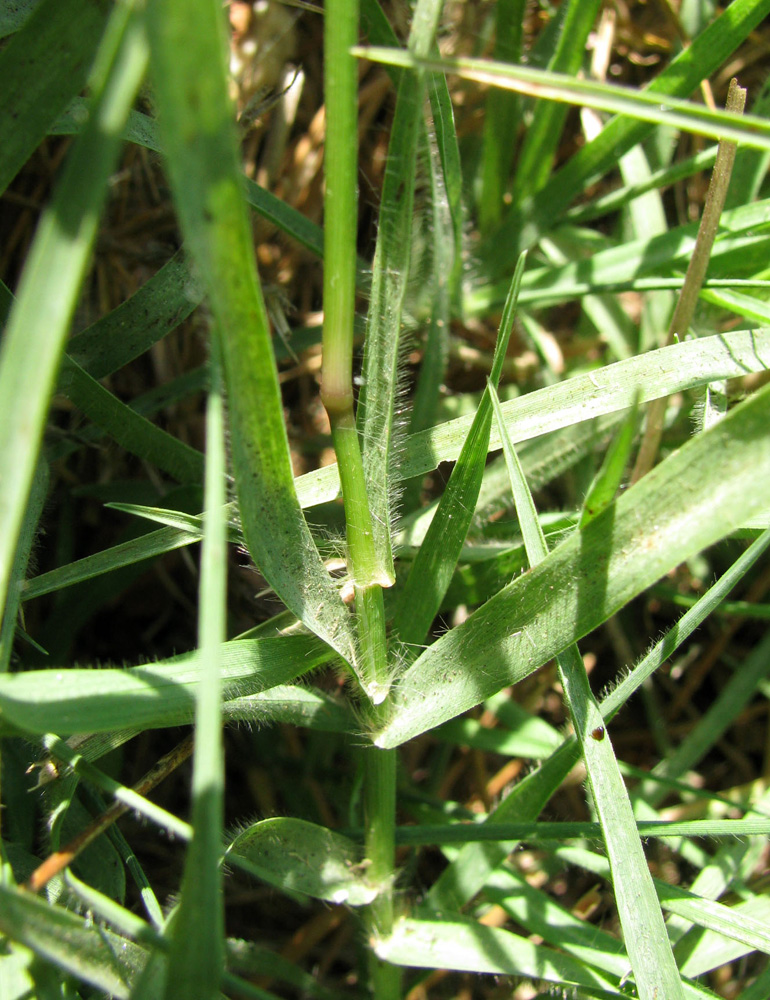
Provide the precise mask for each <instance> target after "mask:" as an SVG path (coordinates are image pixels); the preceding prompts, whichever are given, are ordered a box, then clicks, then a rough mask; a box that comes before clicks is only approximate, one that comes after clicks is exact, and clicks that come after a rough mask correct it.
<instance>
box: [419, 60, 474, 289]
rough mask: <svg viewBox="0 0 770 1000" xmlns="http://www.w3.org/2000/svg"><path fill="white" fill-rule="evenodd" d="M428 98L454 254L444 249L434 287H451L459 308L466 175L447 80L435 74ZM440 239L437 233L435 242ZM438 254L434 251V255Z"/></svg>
mask: <svg viewBox="0 0 770 1000" xmlns="http://www.w3.org/2000/svg"><path fill="white" fill-rule="evenodd" d="M428 97H429V98H430V106H431V111H432V113H433V128H434V130H435V133H436V145H437V147H438V154H439V159H440V161H441V179H440V182H439V183H442V182H443V188H444V191H445V192H446V198H447V207H448V209H449V218H450V220H451V227H452V230H451V251H450V250H449V247H446V248H442V251H443V252H442V256H444V255H445V256H446V257H447V261H446V262H447V264H448V267H447V269H446V270H445V271H444V272H442V273H441V274H440V275H439V278H438V280H437V281H435V282H434V283H433V287H434V288H436V287H439V288H441V287H442V286H444V285H445V284H446V285H448V293H449V298H450V301H451V302H452V303H453V304H454V305H457V304H458V303H459V301H460V293H461V288H460V284H461V278H462V270H463V226H464V221H465V216H464V209H463V200H462V199H463V176H462V164H461V162H460V149H459V146H458V144H457V132H456V131H455V119H454V109H453V108H452V99H451V97H450V94H449V87H448V86H447V81H446V77H444V76H442V75H441V74H436V73H433V74H431V76H430V77H429V78H428ZM438 239H439V234H438V233H436V235H435V237H434V241H435V240H438ZM435 252H436V251H435V250H434V253H435Z"/></svg>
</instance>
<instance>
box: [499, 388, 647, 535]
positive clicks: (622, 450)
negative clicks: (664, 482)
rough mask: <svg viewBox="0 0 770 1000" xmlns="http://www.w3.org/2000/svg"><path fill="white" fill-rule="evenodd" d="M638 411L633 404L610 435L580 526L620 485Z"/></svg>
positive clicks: (595, 514) (590, 489)
mask: <svg viewBox="0 0 770 1000" xmlns="http://www.w3.org/2000/svg"><path fill="white" fill-rule="evenodd" d="M638 413H639V410H638V407H636V406H633V407H632V408H631V410H630V411H629V413H628V416H627V417H626V419H625V420H624V421H623V423H622V424H621V426H620V428H619V429H618V432H617V434H616V435H615V437H614V438H613V441H612V444H611V445H610V447H609V449H608V450H607V454H606V455H605V456H604V461H603V462H602V466H601V468H600V469H599V471H598V472H597V474H596V476H595V477H594V480H593V482H592V483H591V485H590V487H589V488H588V493H587V494H586V498H585V501H584V502H583V512H582V514H581V515H580V527H581V528H583V527H585V525H586V524H588V522H589V521H592V520H593V519H594V518H595V517H597V516H598V515H599V514H601V512H602V511H603V510H604V508H605V507H607V506H608V504H610V503H611V502H612V499H613V497H614V496H615V495H616V493H617V492H618V489H619V488H620V484H621V482H622V481H623V474H624V472H625V470H626V465H627V464H628V460H629V458H630V457H631V449H632V448H633V445H634V437H635V436H636V428H637V424H638ZM503 426H505V425H503Z"/></svg>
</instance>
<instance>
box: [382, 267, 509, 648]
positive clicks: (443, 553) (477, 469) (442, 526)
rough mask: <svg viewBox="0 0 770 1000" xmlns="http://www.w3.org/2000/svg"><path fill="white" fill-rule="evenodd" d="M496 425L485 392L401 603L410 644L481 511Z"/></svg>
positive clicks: (401, 627)
mask: <svg viewBox="0 0 770 1000" xmlns="http://www.w3.org/2000/svg"><path fill="white" fill-rule="evenodd" d="M524 264H525V257H524V255H522V256H521V258H520V259H519V262H518V264H517V266H516V271H515V273H514V275H513V278H512V280H511V288H510V291H509V293H508V300H507V302H506V304H505V310H504V312H503V316H502V319H501V321H500V332H499V334H498V338H497V344H496V345H495V355H494V359H493V362H492V372H491V375H490V386H492V387H494V386H495V385H496V384H497V382H498V381H499V379H500V373H501V372H502V368H503V362H504V360H505V355H506V351H507V349H508V342H509V340H510V336H511V331H512V330H513V318H514V314H515V312H516V300H517V298H518V292H519V288H520V287H521V276H522V274H523V273H524ZM491 425H492V402H491V399H490V396H489V393H488V392H486V393H485V394H484V395H483V396H482V399H481V402H480V403H479V408H478V410H477V411H476V415H475V417H474V419H473V423H472V424H471V428H470V430H469V431H468V437H467V438H466V440H465V443H464V445H463V449H462V452H461V453H460V457H459V458H458V460H457V462H456V464H455V467H454V468H453V469H452V474H451V476H450V477H449V482H448V483H447V486H446V489H445V490H444V493H443V495H442V497H441V500H440V502H439V505H438V509H437V511H436V514H435V516H434V518H433V520H432V521H431V524H430V527H429V528H428V532H427V534H426V536H425V539H424V541H423V543H422V545H421V546H420V548H419V549H418V551H417V555H416V556H415V559H414V562H413V563H412V568H411V570H410V572H409V576H408V577H407V580H406V584H405V585H404V589H403V591H402V593H401V597H400V599H399V603H398V608H397V610H396V615H395V621H394V628H395V631H396V633H397V634H398V636H399V638H400V639H401V641H402V642H404V643H406V644H407V645H416V644H418V643H421V642H423V640H424V639H425V635H426V633H427V631H428V629H429V628H430V624H431V622H432V621H433V618H434V617H435V616H436V615H437V614H438V611H439V608H440V606H441V601H442V600H443V598H444V594H445V593H446V589H447V587H448V586H449V582H450V580H451V578H452V573H453V572H454V569H455V566H456V565H457V560H458V558H459V556H460V552H461V550H462V547H463V544H464V543H465V538H466V536H467V534H468V528H469V527H470V524H471V520H472V519H473V513H474V511H475V509H476V501H477V500H478V496H479V490H480V488H481V479H482V476H483V475H484V468H485V465H486V456H487V451H488V450H489V432H490V429H491Z"/></svg>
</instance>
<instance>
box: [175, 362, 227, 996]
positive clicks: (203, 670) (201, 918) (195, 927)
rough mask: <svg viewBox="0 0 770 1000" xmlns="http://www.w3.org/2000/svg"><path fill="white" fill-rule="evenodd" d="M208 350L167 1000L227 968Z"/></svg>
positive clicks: (220, 442) (216, 481)
mask: <svg viewBox="0 0 770 1000" xmlns="http://www.w3.org/2000/svg"><path fill="white" fill-rule="evenodd" d="M216 350H217V349H216V344H214V355H213V358H212V363H211V389H210V392H209V397H208V407H207V412H206V482H205V495H204V499H205V507H206V515H205V522H204V524H205V527H204V534H203V546H202V550H201V577H200V592H199V596H198V615H199V621H200V624H199V632H198V648H199V654H200V681H199V683H198V692H197V696H196V701H195V751H194V755H193V779H192V793H193V804H192V826H193V836H192V840H191V842H190V845H189V847H188V853H187V858H186V860H185V870H184V877H183V880H182V896H181V899H180V901H179V907H178V909H177V912H176V917H175V919H174V926H173V930H172V932H171V946H170V949H169V956H168V966H167V971H166V990H165V994H164V996H165V997H166V1000H174V998H177V997H178V998H180V1000H186V998H187V997H190V996H196V997H200V1000H207V998H208V1000H217V998H218V996H219V983H220V980H221V978H222V973H223V971H224V964H225V922H224V916H225V915H224V900H223V896H222V874H221V870H220V863H219V860H220V852H221V845H222V828H223V824H224V750H223V746H222V709H221V703H222V693H223V682H222V672H221V661H220V657H221V651H222V644H223V643H224V641H225V638H226V634H227V520H226V516H225V500H226V492H227V491H226V479H225V472H226V460H225V426H224V400H223V396H222V384H221V371H220V364H219V358H218V357H217V353H216Z"/></svg>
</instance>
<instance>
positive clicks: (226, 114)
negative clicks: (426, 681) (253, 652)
mask: <svg viewBox="0 0 770 1000" xmlns="http://www.w3.org/2000/svg"><path fill="white" fill-rule="evenodd" d="M148 17H149V23H150V26H151V46H152V66H153V73H154V78H155V84H156V87H157V96H158V104H159V108H160V110H161V112H162V114H161V119H160V120H161V125H162V129H163V133H162V134H163V145H164V148H165V150H166V155H167V162H168V168H169V172H170V178H171V183H172V188H173V190H174V193H175V201H176V206H177V211H178V213H179V218H180V222H181V226H182V231H183V233H184V234H185V236H186V239H187V242H188V244H189V247H190V252H191V256H192V258H193V260H194V261H195V263H196V266H197V268H198V271H199V275H200V278H201V281H202V283H203V285H204V287H205V289H206V293H207V296H208V300H209V304H210V306H211V309H212V312H213V314H214V318H215V321H216V327H217V330H218V334H219V337H220V338H221V343H222V356H223V364H224V371H225V382H226V386H227V397H228V403H229V407H230V414H229V424H230V433H231V439H232V457H233V464H234V468H235V474H236V481H237V484H238V490H239V501H240V511H241V517H242V520H243V528H244V535H245V537H246V540H247V542H248V545H249V550H250V551H251V553H252V556H253V557H254V559H255V561H256V563H257V565H258V566H259V568H260V571H261V572H262V573H263V575H264V576H265V578H266V579H267V580H268V582H269V583H270V585H271V586H272V587H273V588H274V589H275V591H276V593H277V594H278V595H279V596H280V597H281V599H282V600H283V601H284V602H285V603H286V605H287V607H289V608H290V609H291V610H292V611H293V612H294V613H295V614H296V615H297V616H298V617H299V618H301V619H302V621H304V622H305V624H306V625H307V626H308V627H309V628H310V629H312V630H313V631H314V632H316V633H317V634H318V635H320V636H321V637H322V638H323V639H324V640H325V641H326V642H328V643H329V645H331V646H332V647H333V648H334V649H336V650H337V652H338V653H340V655H341V656H342V657H343V658H344V659H345V660H347V661H348V662H349V663H351V664H354V663H355V661H356V655H355V641H354V635H353V628H352V624H351V621H350V615H349V612H348V609H347V608H346V607H345V605H344V603H343V602H342V599H341V598H340V596H339V593H338V592H337V590H336V588H335V586H334V584H333V583H332V581H331V579H330V577H329V575H328V573H327V571H326V568H325V567H324V565H323V562H322V561H321V558H320V556H319V554H318V550H317V549H316V547H315V544H314V542H313V539H312V537H311V535H310V531H309V529H308V527H307V523H306V522H305V519H304V516H303V515H302V511H301V509H300V506H299V503H298V502H297V496H296V491H295V488H294V479H293V475H292V471H291V462H290V456H289V449H288V442H287V438H286V429H285V426H284V422H283V408H282V402H281V395H280V391H279V386H278V379H277V374H276V370H275V362H274V360H273V353H272V347H271V341H270V333H269V326H268V319H267V314H266V311H265V305H264V300H263V297H262V292H261V288H260V285H259V279H258V276H257V270H256V262H255V256H254V247H253V240H252V233H251V226H250V223H249V219H248V215H247V212H246V207H245V203H244V201H243V197H242V192H241V180H240V168H239V163H238V154H237V148H236V137H235V129H234V122H233V116H232V109H231V106H230V102H229V99H228V96H227V79H226V67H225V38H224V22H223V16H222V12H221V9H220V7H219V5H218V4H217V3H215V2H213V0H195V3H194V4H193V5H191V4H190V3H189V2H183V0H163V2H158V3H154V4H152V5H151V6H150V8H149V11H148ZM204 68H205V71H204Z"/></svg>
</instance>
